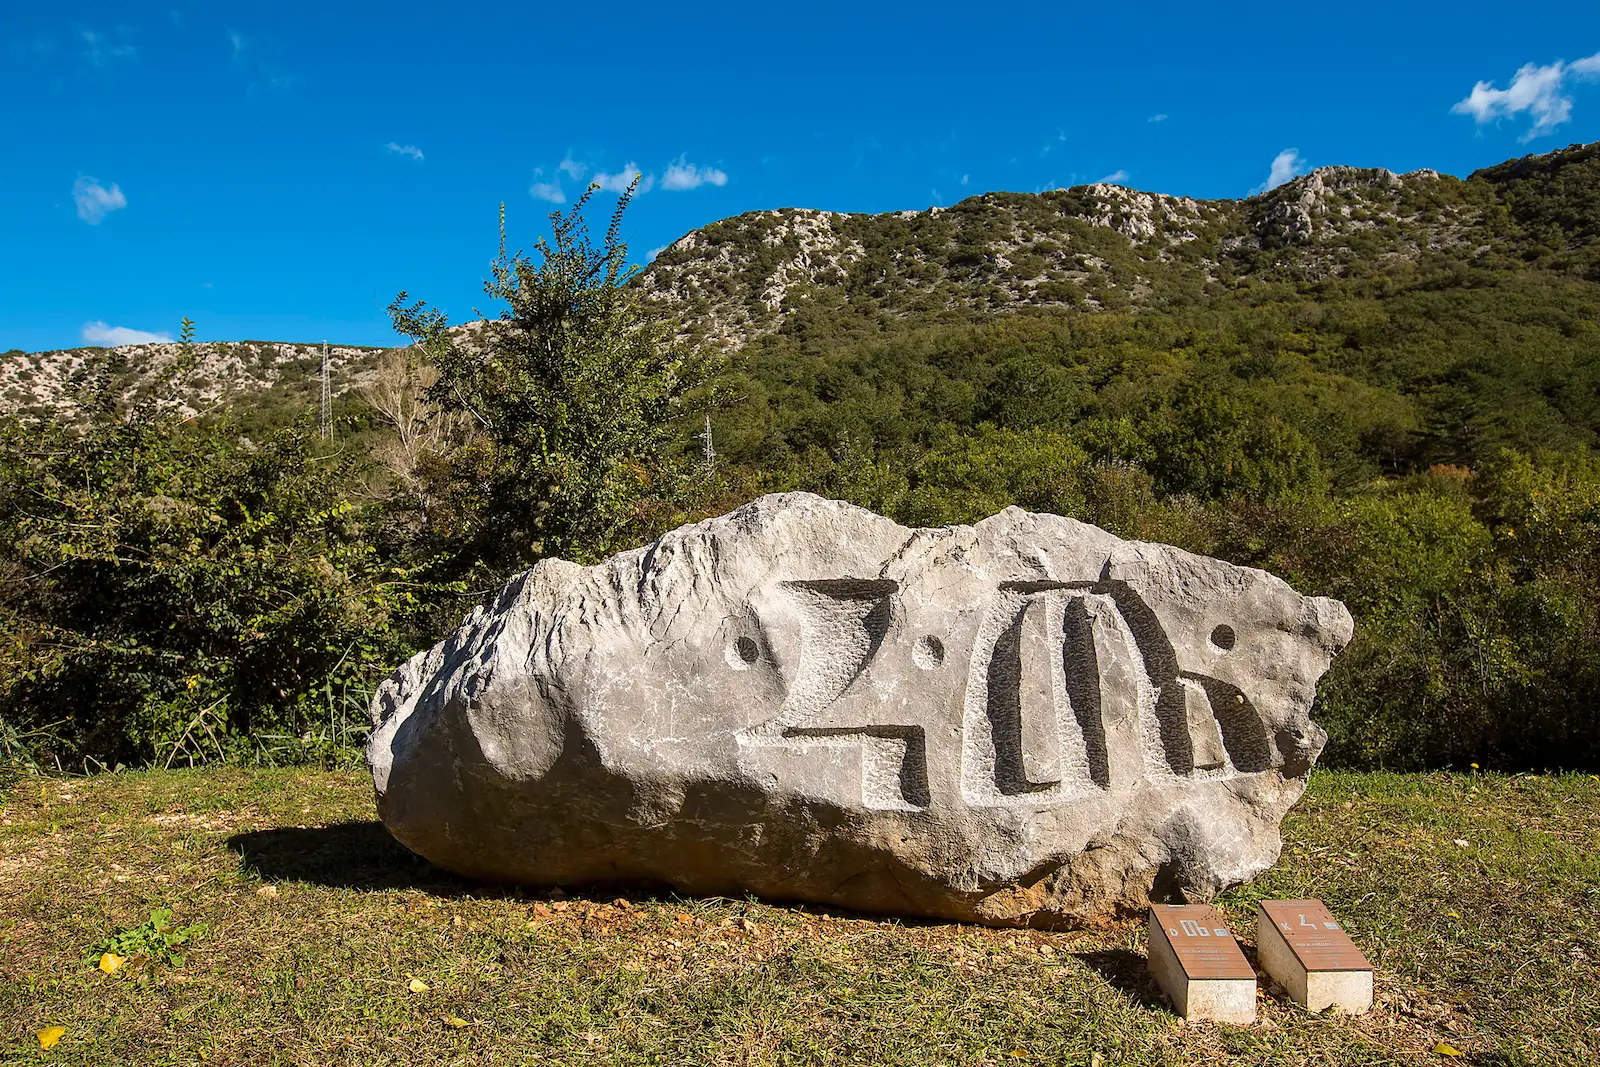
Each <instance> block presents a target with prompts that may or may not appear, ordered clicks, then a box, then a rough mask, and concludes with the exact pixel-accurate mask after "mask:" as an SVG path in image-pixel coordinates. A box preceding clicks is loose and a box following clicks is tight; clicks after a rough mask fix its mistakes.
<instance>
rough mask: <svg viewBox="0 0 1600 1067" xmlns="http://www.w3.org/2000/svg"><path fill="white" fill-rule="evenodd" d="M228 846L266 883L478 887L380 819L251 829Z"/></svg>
mask: <svg viewBox="0 0 1600 1067" xmlns="http://www.w3.org/2000/svg"><path fill="white" fill-rule="evenodd" d="M228 848H230V849H232V850H233V851H234V852H237V853H238V854H239V864H240V866H241V867H243V868H244V869H245V870H248V871H253V872H255V873H256V874H257V875H259V876H260V878H261V879H262V880H263V881H267V882H284V881H294V882H310V883H312V884H314V885H325V886H332V887H335V888H338V889H360V890H394V889H425V890H428V891H430V892H435V893H445V894H453V893H461V892H465V891H467V890H468V889H470V888H475V887H473V886H472V885H471V883H469V882H467V881H466V880H465V879H462V878H459V877H457V876H455V875H453V874H450V873H449V872H448V871H442V870H440V869H439V868H438V867H435V866H434V865H433V864H431V863H429V862H428V861H427V860H425V859H423V858H422V857H421V856H418V855H417V854H416V853H414V852H412V851H411V850H410V849H408V848H406V847H405V846H404V845H402V844H400V842H398V841H396V840H395V839H394V838H393V837H391V836H390V835H389V831H387V830H385V829H384V828H383V824H382V823H380V822H377V821H375V820H369V821H363V822H341V823H330V824H329V825H327V826H286V827H279V828H276V829H272V830H252V831H250V832H249V833H243V834H235V835H234V836H232V837H230V838H228ZM481 888H488V887H481Z"/></svg>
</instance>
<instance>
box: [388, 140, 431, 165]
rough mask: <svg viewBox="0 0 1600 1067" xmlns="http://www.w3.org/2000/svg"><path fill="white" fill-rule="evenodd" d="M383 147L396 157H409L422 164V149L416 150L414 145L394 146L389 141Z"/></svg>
mask: <svg viewBox="0 0 1600 1067" xmlns="http://www.w3.org/2000/svg"><path fill="white" fill-rule="evenodd" d="M383 147H385V148H387V149H388V150H389V151H391V152H393V153H394V154H395V155H397V156H409V157H410V158H412V159H414V160H416V161H417V162H418V163H421V162H422V149H420V148H418V147H417V146H416V145H414V144H396V143H395V142H393V141H390V142H389V143H388V144H386V145H384V146H383Z"/></svg>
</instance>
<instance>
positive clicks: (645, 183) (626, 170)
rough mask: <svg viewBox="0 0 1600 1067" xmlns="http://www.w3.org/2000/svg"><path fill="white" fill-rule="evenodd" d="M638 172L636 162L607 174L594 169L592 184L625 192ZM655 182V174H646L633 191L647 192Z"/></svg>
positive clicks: (610, 191)
mask: <svg viewBox="0 0 1600 1067" xmlns="http://www.w3.org/2000/svg"><path fill="white" fill-rule="evenodd" d="M638 174H639V165H638V164H637V163H629V164H628V165H627V166H626V167H623V168H622V170H620V171H618V172H617V173H616V174H607V173H606V172H605V171H596V172H595V176H594V184H596V185H598V186H599V187H600V188H602V189H604V190H605V191H606V192H608V193H625V192H627V191H628V186H629V184H631V183H632V182H633V179H634V177H635V176H636V175H638ZM723 180H724V181H726V180H727V179H726V178H724V179H723ZM655 183H656V179H655V176H654V175H652V174H646V175H644V176H643V177H642V178H640V179H639V188H638V189H636V190H634V191H635V192H637V193H648V192H649V191H650V190H651V188H652V187H653V186H654V185H655Z"/></svg>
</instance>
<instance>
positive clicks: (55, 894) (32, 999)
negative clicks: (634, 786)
mask: <svg viewBox="0 0 1600 1067" xmlns="http://www.w3.org/2000/svg"><path fill="white" fill-rule="evenodd" d="M0 823H3V825H0V1061H3V1062H6V1063H13V1062H15V1063H32V1062H58V1063H81V1064H91V1063H92V1064H107V1063H123V1062H131V1063H140V1064H168V1063H171V1064H193V1063H200V1062H202V1061H204V1062H206V1063H210V1064H246V1063H248V1064H266V1063H296V1064H318V1065H323V1064H330V1065H331V1064H410V1063H417V1064H423V1063H426V1064H435V1063H437V1064H489V1063H495V1064H521V1063H563V1064H565V1063H571V1064H623V1063H627V1064H634V1063H642V1064H752V1065H756V1064H807V1063H861V1064H907V1065H916V1067H925V1065H929V1064H945V1063H950V1064H1017V1065H1025V1064H1029V1063H1040V1064H1044V1063H1049V1064H1085V1065H1088V1064H1096V1063H1098V1064H1105V1065H1110V1064H1122V1063H1171V1064H1179V1063H1198V1062H1207V1061H1214V1060H1225V1061H1228V1062H1238V1063H1260V1064H1268V1063H1272V1064H1276V1063H1315V1064H1336V1063H1352V1064H1354V1063H1362V1064H1366V1063H1418V1062H1439V1063H1446V1062H1458V1063H1479V1064H1517V1063H1589V1062H1593V1061H1594V1060H1595V1059H1596V1057H1600V780H1597V779H1595V778H1593V777H1590V776H1586V775H1568V776H1560V777H1549V776H1546V777H1534V776H1519V777H1512V778H1507V777H1496V776H1481V777H1480V776H1477V775H1473V776H1460V775H1446V774H1436V775H1427V776H1399V775H1356V774H1340V773H1323V772H1319V773H1317V774H1316V776H1315V778H1314V780H1313V783H1312V788H1311V791H1310V793H1309V795H1308V796H1307V798H1306V800H1305V801H1304V802H1303V803H1302V804H1301V805H1300V806H1299V807H1298V808H1296V809H1295V812H1294V813H1293V814H1292V815H1291V816H1290V818H1289V820H1288V822H1287V823H1286V824H1285V827H1284V839H1285V849H1284V856H1283V859H1282V861H1281V862H1280V863H1279V865H1278V866H1277V867H1276V868H1275V869H1274V870H1272V871H1271V872H1269V873H1267V874H1266V875H1264V876H1263V877H1262V878H1261V879H1259V880H1258V881H1257V882H1255V883H1254V884H1252V885H1249V886H1245V887H1242V888H1240V889H1237V890H1234V891H1233V892H1231V893H1229V894H1228V895H1226V896H1225V897H1224V898H1223V900H1222V904H1223V905H1224V907H1225V909H1226V910H1227V912H1228V913H1229V915H1230V916H1231V917H1232V919H1233V922H1234V924H1235V929H1237V930H1239V931H1241V932H1242V936H1243V938H1244V939H1245V941H1246V951H1247V953H1249V952H1251V951H1252V949H1253V946H1252V944H1251V943H1250V936H1251V932H1252V931H1253V921H1252V918H1251V917H1252V915H1253V907H1254V905H1253V902H1254V900H1255V899H1256V898H1257V897H1261V896H1273V897H1300V896H1313V897H1321V898H1323V899H1324V900H1326V901H1327V902H1328V904H1329V905H1330V906H1331V907H1332V908H1333V909H1334V911H1335V912H1336V913H1337V914H1339V915H1341V916H1342V917H1343V918H1344V919H1345V920H1346V921H1347V924H1348V926H1349V928H1350V930H1351V932H1352V933H1353V934H1354V936H1355V937H1356V940H1357V942H1358V943H1359V944H1360V945H1361V946H1362V947H1363V948H1364V949H1365V950H1366V952H1367V955H1368V957H1369V958H1370V959H1372V960H1373V961H1374V963H1376V964H1377V966H1378V968H1379V971H1378V1006H1377V1008H1376V1010H1375V1011H1374V1012H1373V1013H1372V1014H1371V1015H1369V1016H1367V1017H1364V1018H1361V1019H1355V1020H1351V1019H1346V1018H1337V1017H1323V1016H1317V1015H1312V1014H1309V1013H1307V1012H1304V1011H1302V1010H1299V1009H1297V1008H1296V1007H1294V1006H1293V1005H1292V1004H1289V1003H1286V1002H1284V1001H1283V1000H1282V999H1281V997H1280V996H1278V995H1275V993H1274V991H1272V990H1267V989H1264V990H1263V991H1262V994H1261V996H1262V999H1261V1013H1260V1021H1259V1022H1258V1023H1257V1024H1256V1025H1255V1026H1253V1027H1249V1028H1235V1027H1227V1026H1219V1025H1209V1024H1208V1025H1185V1024H1184V1023H1182V1022H1181V1021H1180V1020H1178V1019H1177V1018H1175V1017H1174V1016H1173V1015H1172V1014H1171V1013H1170V1012H1169V1011H1168V1010H1167V1009H1166V1008H1165V1006H1164V1005H1163V1003H1162V1001H1161V999H1160V996H1159V994H1158V993H1157V991H1156V990H1155V988H1154V986H1153V985H1152V984H1151V982H1150V981H1149V980H1148V979H1147V977H1146V971H1145V964H1144V955H1143V948H1144V945H1143V929H1142V925H1141V924H1140V922H1138V921H1137V920H1129V921H1128V922H1125V923H1120V924H1117V925H1113V926H1110V927H1107V928H1105V929H1098V930H1091V931H1084V932H1076V933H1043V932H1038V931H1016V930H990V929H983V928H976V927H966V926H957V925H950V924H923V923H915V922H907V921H895V920H886V919H882V918H874V917H868V916H860V915H841V914H831V913H827V912H825V911H823V910H821V909H816V908H799V907H792V906H784V905H775V904H770V903H765V902H756V901H749V900H691V899H684V898H680V897H676V896H674V895H672V894H670V893H666V892H662V893H659V894H651V893H630V894H628V895H626V896H625V897H621V898H619V897H618V896H617V894H616V892H615V891H610V892H594V893H588V892H583V891H581V890H574V891H571V892H570V894H569V895H567V896H564V897H560V896H559V895H558V899H551V898H550V895H549V894H544V893H532V892H527V893H524V892H518V891H515V890H501V889H498V888H493V887H484V886H475V885H470V884H467V883H463V882H461V881H459V880H457V879H454V878H452V877H450V876H448V875H445V874H442V873H440V872H438V871H436V870H434V869H432V868H430V867H429V866H428V865H426V864H424V863H422V862H421V861H419V860H417V859H415V858H414V857H412V856H411V855H410V854H409V853H407V852H406V851H405V850H403V849H402V848H400V847H399V846H398V845H396V844H394V843H393V842H392V841H391V840H390V839H389V838H388V837H387V836H386V835H385V834H384V832H383V830H382V828H381V827H380V826H378V825H377V824H376V823H375V822H374V821H373V809H372V800H371V794H370V782H369V781H368V780H367V779H366V778H365V776H364V775H363V774H361V773H359V772H335V773H323V772H305V771H251V770H242V769H235V768H225V767H224V768H210V769H204V770H193V771H169V772H148V773H123V774H116V775H104V776H100V777H94V778H87V779H84V778H79V779H49V780H42V781H41V780H39V779H27V778H24V779H22V780H21V781H20V782H19V783H17V784H16V785H15V786H13V787H12V788H11V789H10V790H9V792H8V793H7V795H6V799H5V808H4V814H3V817H0ZM159 908H167V909H171V911H172V913H173V916H172V920H171V924H172V926H171V928H172V929H179V928H186V927H189V926H191V925H194V924H202V925H203V926H204V930H201V931H191V932H190V933H189V935H188V938H187V941H186V942H185V943H182V944H177V945H173V946H169V947H168V948H167V949H166V950H165V951H169V952H170V953H171V954H172V956H173V958H172V959H171V960H167V961H163V960H161V959H159V958H156V957H159V955H161V950H147V951H146V952H145V953H144V954H143V955H141V954H140V953H139V952H130V954H129V955H128V960H129V962H128V963H127V964H125V965H124V966H123V967H122V968H121V969H120V970H119V971H117V972H116V973H114V974H109V975H108V974H106V973H103V972H102V971H100V970H99V969H97V967H96V962H97V960H98V959H99V949H100V947H102V943H103V942H105V941H106V939H107V938H108V937H111V936H112V935H116V934H118V933H120V932H124V931H127V930H129V929H132V928H136V927H138V926H139V925H140V924H141V923H145V922H146V921H147V920H148V919H149V918H150V913H151V912H152V911H153V910H156V909H159ZM127 944H129V942H128V941H126V940H125V941H124V945H127ZM178 957H181V962H178ZM424 987H425V988H424ZM50 1027H60V1028H62V1031H63V1032H62V1033H61V1035H60V1037H59V1040H58V1041H57V1042H56V1043H55V1044H54V1046H53V1047H52V1048H50V1049H48V1050H45V1049H41V1047H40V1044H41V1043H40V1041H39V1039H38V1038H37V1036H36V1032H38V1031H42V1030H46V1029H47V1028H50ZM1441 1042H1442V1043H1443V1044H1444V1045H1447V1046H1449V1048H1448V1049H1442V1048H1441ZM1450 1050H1454V1051H1456V1052H1459V1053H1460V1055H1459V1056H1451V1055H1450Z"/></svg>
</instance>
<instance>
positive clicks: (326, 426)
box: [317, 341, 333, 441]
mask: <svg viewBox="0 0 1600 1067" xmlns="http://www.w3.org/2000/svg"><path fill="white" fill-rule="evenodd" d="M317 421H318V424H319V425H320V426H321V428H322V439H323V440H324V441H330V440H332V439H333V386H332V377H331V375H329V373H328V342H327V341H323V342H322V412H321V415H320V417H319V418H318V420H317Z"/></svg>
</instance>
